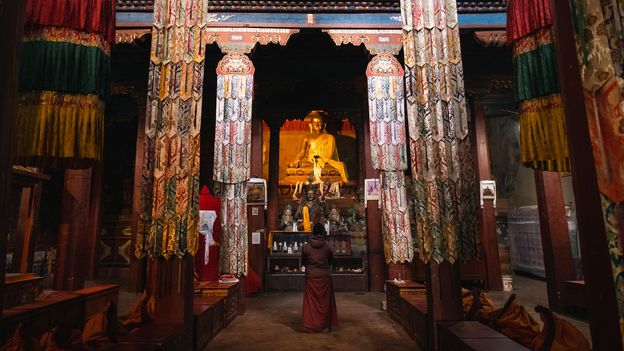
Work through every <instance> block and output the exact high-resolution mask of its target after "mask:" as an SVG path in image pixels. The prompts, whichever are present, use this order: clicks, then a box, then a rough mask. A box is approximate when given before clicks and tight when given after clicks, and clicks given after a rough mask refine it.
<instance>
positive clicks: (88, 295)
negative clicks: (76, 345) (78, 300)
mask: <svg viewBox="0 0 624 351" xmlns="http://www.w3.org/2000/svg"><path fill="white" fill-rule="evenodd" d="M72 293H74V294H77V295H80V296H83V297H84V320H85V321H86V320H88V319H89V318H90V317H91V316H93V315H94V314H96V313H98V312H100V311H102V310H104V308H105V307H106V304H107V303H109V302H110V303H112V304H113V306H115V312H117V306H118V304H117V303H118V300H119V285H97V286H93V287H90V288H86V289H82V290H76V291H72ZM116 315H117V313H115V316H116Z"/></svg>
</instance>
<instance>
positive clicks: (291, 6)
mask: <svg viewBox="0 0 624 351" xmlns="http://www.w3.org/2000/svg"><path fill="white" fill-rule="evenodd" d="M209 4H210V7H211V10H212V11H215V12H400V8H399V0H373V1H368V0H306V1H300V0H210V1H209ZM505 4H506V0H472V1H468V0H458V1H457V9H458V11H459V12H460V13H492V12H505V6H506V5H505ZM153 5H154V0H117V11H139V12H145V11H152V9H153Z"/></svg>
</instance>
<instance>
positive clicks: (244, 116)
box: [214, 53, 254, 275]
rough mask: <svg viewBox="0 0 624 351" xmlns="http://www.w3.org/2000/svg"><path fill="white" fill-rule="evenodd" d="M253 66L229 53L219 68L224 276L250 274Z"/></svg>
mask: <svg viewBox="0 0 624 351" xmlns="http://www.w3.org/2000/svg"><path fill="white" fill-rule="evenodd" d="M253 74H254V67H253V63H252V62H251V60H249V58H248V57H247V56H245V55H244V54H239V53H228V54H227V55H225V57H224V58H223V59H222V60H221V61H220V62H219V64H218V65H217V111H216V112H217V114H216V127H215V158H214V180H215V181H217V182H219V183H220V184H221V223H222V224H223V233H222V236H221V244H220V245H221V246H220V254H221V261H220V266H219V270H220V272H221V273H230V274H243V275H246V274H247V191H246V186H245V185H246V182H247V180H249V177H250V165H251V164H250V161H251V159H250V157H251V106H252V101H253Z"/></svg>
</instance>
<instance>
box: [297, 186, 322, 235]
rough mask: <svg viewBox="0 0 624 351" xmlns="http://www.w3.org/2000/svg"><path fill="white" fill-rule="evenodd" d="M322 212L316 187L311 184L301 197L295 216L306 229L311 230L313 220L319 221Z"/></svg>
mask: <svg viewBox="0 0 624 351" xmlns="http://www.w3.org/2000/svg"><path fill="white" fill-rule="evenodd" d="M322 212H323V211H322V209H321V203H320V201H319V199H318V197H317V196H316V192H315V189H314V187H313V186H309V187H308V188H307V190H306V195H305V197H303V198H301V201H300V203H299V208H298V209H297V213H296V215H295V218H296V219H298V220H301V221H302V223H303V230H304V231H311V230H312V222H313V221H317V220H318V218H320V216H322V215H323V213H322Z"/></svg>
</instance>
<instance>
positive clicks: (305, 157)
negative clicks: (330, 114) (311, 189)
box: [288, 111, 349, 183]
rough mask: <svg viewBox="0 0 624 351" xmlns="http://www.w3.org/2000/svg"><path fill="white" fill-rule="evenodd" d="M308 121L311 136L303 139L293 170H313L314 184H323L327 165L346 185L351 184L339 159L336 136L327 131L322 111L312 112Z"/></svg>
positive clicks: (292, 165) (292, 164)
mask: <svg viewBox="0 0 624 351" xmlns="http://www.w3.org/2000/svg"><path fill="white" fill-rule="evenodd" d="M306 119H310V134H308V135H307V136H305V137H304V138H303V142H302V143H301V150H300V151H299V153H298V154H297V157H296V158H295V160H294V161H293V163H291V164H289V165H288V166H289V167H291V168H312V169H313V176H314V182H315V183H317V182H319V183H322V181H321V172H322V170H323V168H325V167H326V165H328V164H329V165H330V166H331V167H333V168H335V169H336V170H337V171H338V173H339V174H340V177H341V179H342V181H343V182H344V183H347V182H349V176H348V175H347V168H346V167H345V165H344V163H342V162H340V160H339V158H338V149H337V148H336V140H335V139H334V136H333V135H331V134H329V133H327V132H326V131H325V121H324V120H323V115H322V114H321V112H320V111H312V112H310V113H309V114H308V115H307V116H306Z"/></svg>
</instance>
